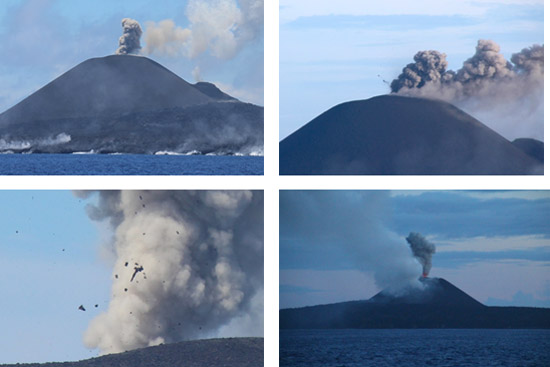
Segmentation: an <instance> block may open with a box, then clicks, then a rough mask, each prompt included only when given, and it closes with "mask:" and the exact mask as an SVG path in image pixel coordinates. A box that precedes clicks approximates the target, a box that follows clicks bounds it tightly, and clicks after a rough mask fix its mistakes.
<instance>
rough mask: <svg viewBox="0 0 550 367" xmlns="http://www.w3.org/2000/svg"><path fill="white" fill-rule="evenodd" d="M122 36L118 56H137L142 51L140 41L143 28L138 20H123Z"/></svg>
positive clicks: (119, 40)
mask: <svg viewBox="0 0 550 367" xmlns="http://www.w3.org/2000/svg"><path fill="white" fill-rule="evenodd" d="M122 29H123V31H122V36H120V38H119V39H118V49H117V50H116V52H115V54H116V55H127V54H137V53H139V50H141V44H140V43H139V39H140V38H141V33H142V31H141V26H140V25H139V23H138V21H137V20H134V19H130V18H124V19H122Z"/></svg>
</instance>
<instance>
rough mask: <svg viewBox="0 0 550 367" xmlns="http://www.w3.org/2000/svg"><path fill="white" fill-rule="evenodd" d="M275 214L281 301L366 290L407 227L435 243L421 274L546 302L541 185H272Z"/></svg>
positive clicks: (521, 301)
mask: <svg viewBox="0 0 550 367" xmlns="http://www.w3.org/2000/svg"><path fill="white" fill-rule="evenodd" d="M279 214H280V248H279V251H280V253H279V256H280V307H281V308H285V307H299V306H306V305H314V304H324V303H332V302H341V301H348V300H357V299H367V298H370V297H372V296H373V295H374V294H376V292H378V291H379V290H380V287H379V286H377V285H376V284H375V281H374V276H373V274H374V272H375V271H376V268H377V267H378V269H383V270H387V269H389V270H391V271H394V270H395V271H399V269H394V270H392V269H390V268H391V267H392V266H393V265H391V262H392V258H391V257H388V253H390V252H391V253H392V254H397V253H398V252H399V251H396V250H395V249H392V248H391V246H390V245H389V244H390V243H393V242H392V241H397V242H396V243H397V247H401V248H400V249H398V250H401V249H406V250H404V251H407V252H408V245H407V243H406V241H405V237H406V236H407V235H408V234H409V233H410V232H419V233H421V234H422V235H424V236H426V237H427V238H428V239H429V240H430V241H431V242H433V243H434V244H435V245H436V248H437V250H436V253H435V255H434V257H433V268H432V271H431V273H430V276H434V277H441V278H445V279H447V280H448V281H450V282H451V283H453V284H455V285H456V286H457V287H459V288H461V289H462V290H464V291H465V292H466V293H468V294H470V295H471V296H473V297H474V298H476V299H477V300H479V301H481V302H483V303H485V304H488V305H501V306H503V305H513V306H542V307H550V220H549V218H550V192H549V191H534V192H533V191H464V192H460V191H459V192H454V191H427V192H424V191H391V192H388V191H362V192H361V191H281V193H280V212H279ZM386 262H387V266H386ZM419 269H420V267H419ZM419 271H420V270H419ZM419 275H420V273H419Z"/></svg>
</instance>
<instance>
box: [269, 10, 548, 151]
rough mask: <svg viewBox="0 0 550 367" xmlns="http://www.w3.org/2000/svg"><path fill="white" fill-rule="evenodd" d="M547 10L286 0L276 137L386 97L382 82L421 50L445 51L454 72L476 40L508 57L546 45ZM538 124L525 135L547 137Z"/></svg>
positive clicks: (282, 16) (471, 51) (282, 12)
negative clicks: (345, 106) (339, 109)
mask: <svg viewBox="0 0 550 367" xmlns="http://www.w3.org/2000/svg"><path fill="white" fill-rule="evenodd" d="M543 5H544V2H543V0H471V1H470V0H467V1H453V0H422V1H405V0H388V1H355V0H342V1H329V0H322V1H316V0H299V1H296V0H281V1H280V22H279V27H280V29H279V38H280V40H279V43H280V51H279V52H280V67H279V76H280V78H279V79H280V86H279V96H280V97H279V98H280V101H279V104H280V129H279V139H283V138H285V137H286V136H288V135H289V134H291V133H292V132H294V131H295V130H297V129H298V128H299V127H301V126H303V125H305V124H306V123H307V122H309V121H311V120H312V119H313V118H315V117H316V116H318V115H320V114H321V113H323V112H324V111H326V110H327V109H329V108H331V107H333V106H335V105H337V104H340V103H343V102H347V101H351V100H357V99H368V98H371V97H374V96H376V95H380V94H387V93H389V92H390V88H389V86H388V84H386V83H385V82H384V81H386V82H391V81H392V80H393V79H395V78H396V77H397V76H398V75H399V73H401V70H402V69H403V67H404V66H405V65H407V64H408V63H411V62H413V56H414V55H415V54H416V52H418V51H420V50H437V51H440V52H444V53H445V54H446V55H447V61H448V63H449V66H448V69H452V70H457V69H459V68H460V67H461V66H462V63H463V62H464V61H465V60H466V59H467V58H469V57H471V56H472V55H473V54H474V52H475V47H476V44H477V41H478V40H479V39H490V40H493V41H495V42H496V43H498V44H499V45H500V48H501V53H502V54H503V55H504V56H505V57H506V58H507V59H508V60H509V59H510V56H511V55H512V54H513V53H516V52H519V51H521V50H522V49H523V48H525V47H529V46H532V45H533V44H536V43H537V44H542V43H543V41H544V35H543V33H544V32H543V29H544V25H543V16H544V14H543V13H544V12H543ZM541 113H542V111H541V112H540V113H539V114H541ZM474 117H476V116H475V115H474ZM480 118H481V117H480ZM538 125H540V126H538V127H537V128H536V131H527V132H525V131H522V135H530V137H535V138H537V139H539V140H542V121H540V123H539V124H538ZM493 128H494V129H495V130H497V132H499V133H501V134H503V135H505V136H506V137H507V138H509V139H510V138H511V137H514V138H516V137H519V136H514V135H515V134H514V132H513V130H512V129H511V128H510V127H508V126H504V127H502V128H498V129H497V128H495V127H493ZM499 130H500V131H499ZM531 130H533V129H532V128H531ZM510 131H512V132H510Z"/></svg>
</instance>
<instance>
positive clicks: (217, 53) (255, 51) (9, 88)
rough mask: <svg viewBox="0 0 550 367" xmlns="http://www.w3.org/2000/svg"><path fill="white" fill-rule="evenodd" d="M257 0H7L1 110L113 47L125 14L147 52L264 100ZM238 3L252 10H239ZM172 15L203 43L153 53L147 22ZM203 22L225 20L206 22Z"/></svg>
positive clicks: (1, 23)
mask: <svg viewBox="0 0 550 367" xmlns="http://www.w3.org/2000/svg"><path fill="white" fill-rule="evenodd" d="M254 3H255V0H250V1H249V0H216V1H214V2H205V1H202V0H188V1H182V0H164V1H162V6H159V4H158V2H157V1H155V0H117V1H111V0H93V1H92V0H79V1H74V0H2V1H1V2H0V40H1V41H0V55H2V59H1V61H0V111H2V112H3V111H4V110H6V109H8V108H9V107H11V106H13V105H14V104H16V103H17V102H19V101H20V100H22V99H23V98H25V97H27V96H28V95H30V94H31V93H33V92H35V91H36V90H38V89H39V88H41V87H42V86H44V85H46V84H47V83H49V82H50V81H52V80H53V79H55V78H56V77H58V76H60V75H61V74H63V73H64V72H66V71H68V70H69V69H70V68H72V67H74V66H76V65H78V64H79V63H81V62H83V61H85V60H87V59H89V58H92V57H102V56H107V55H111V54H114V52H115V50H116V49H117V48H118V39H119V37H120V36H121V35H122V26H121V20H122V19H123V18H126V17H128V18H133V19H136V20H137V21H138V22H140V24H141V27H142V29H143V31H144V34H143V36H142V38H141V46H142V50H143V52H145V53H146V55H145V56H147V57H150V58H151V59H153V60H155V61H157V62H159V63H160V64H162V65H164V66H165V67H167V68H168V69H170V70H171V71H173V72H174V73H176V74H177V75H179V76H180V77H182V78H183V79H185V80H187V81H188V82H190V83H195V82H196V81H197V80H199V79H200V80H203V81H209V82H213V83H215V84H216V85H218V87H220V88H221V89H222V90H224V91H225V92H227V93H229V94H231V95H233V96H235V97H237V98H239V99H241V100H243V101H246V102H251V103H255V104H258V105H263V17H258V16H257V15H258V14H259V13H260V12H261V14H263V3H261V2H260V3H259V4H260V5H261V6H262V8H261V9H260V10H258V9H257V8H254V7H253V6H252V5H254ZM205 4H213V5H218V8H221V9H225V10H226V11H214V10H213V9H214V8H216V7H208V6H205ZM239 4H247V5H250V9H252V10H250V11H249V12H244V11H241V7H240V5H239ZM190 15H192V19H193V20H190V19H189V16H190ZM238 19H239V20H238ZM166 20H171V21H172V22H173V27H172V28H170V27H168V28H169V29H171V30H173V31H174V32H172V33H171V34H178V32H179V34H181V32H184V33H185V30H186V29H187V30H189V29H191V30H192V31H193V32H195V33H193V34H196V37H195V38H194V39H196V40H200V41H202V42H203V43H204V45H200V42H199V41H197V42H196V43H195V46H196V47H195V48H197V49H196V50H194V51H193V53H191V52H187V51H186V50H185V49H184V48H182V47H177V46H178V45H179V44H178V43H177V42H175V43H166V44H165V45H166V47H164V48H163V47H157V48H156V49H155V50H152V51H151V53H149V52H148V51H146V50H149V49H148V48H147V43H146V42H145V37H146V35H147V29H148V27H153V28H159V27H160V24H161V23H160V22H161V21H166ZM152 22H154V23H152ZM205 22H206V23H207V22H212V23H214V24H218V25H220V27H218V28H216V27H213V26H212V25H211V24H207V25H206V26H205V25H204V24H205ZM163 24H165V23H163ZM166 34H169V33H166ZM167 39H168V38H167ZM180 44H181V43H180ZM168 46H170V47H168ZM199 46H200V47H199ZM202 46H204V47H203V48H201V47H202Z"/></svg>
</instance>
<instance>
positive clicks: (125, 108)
mask: <svg viewBox="0 0 550 367" xmlns="http://www.w3.org/2000/svg"><path fill="white" fill-rule="evenodd" d="M197 84H199V85H192V84H189V83H187V82H186V81H185V80H183V79H181V78H180V77H178V76H177V75H175V74H174V73H172V72H171V71H169V70H168V69H166V68H165V67H163V66H162V65H160V64H158V63H156V62H154V61H153V60H151V59H148V58H146V57H140V56H133V55H111V56H106V57H101V58H94V59H89V60H86V61H84V62H83V63H81V64H79V65H77V66H76V67H74V68H73V69H71V70H69V71H68V72H66V73H65V74H63V75H61V76H60V77H58V78H57V79H55V80H54V81H52V82H51V83H49V84H47V85H46V86H44V87H43V88H41V89H40V90H38V91H37V92H35V93H33V94H32V95H30V96H29V97H27V98H25V99H24V100H23V101H21V102H19V103H18V104H17V105H15V106H13V107H12V108H10V109H8V110H7V111H5V112H4V113H2V114H0V151H7V150H11V151H14V152H48V153H66V152H78V151H91V150H93V151H94V152H96V153H111V152H125V153H155V152H158V151H174V152H182V153H185V152H189V151H199V152H202V153H204V154H206V153H218V154H235V153H241V154H245V155H246V154H250V153H252V152H258V151H261V152H263V108H262V107H259V106H255V105H253V104H249V103H243V102H240V101H238V100H236V99H235V98H233V97H231V96H228V95H226V94H225V93H223V92H221V91H220V90H219V89H217V88H216V86H214V85H213V84H210V83H197Z"/></svg>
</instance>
